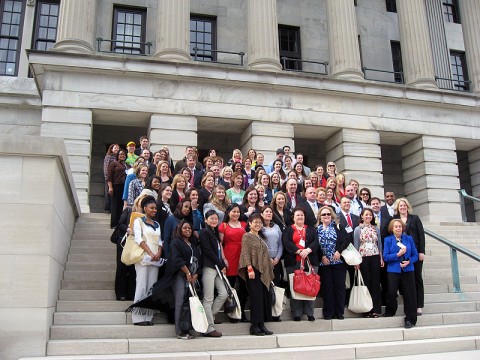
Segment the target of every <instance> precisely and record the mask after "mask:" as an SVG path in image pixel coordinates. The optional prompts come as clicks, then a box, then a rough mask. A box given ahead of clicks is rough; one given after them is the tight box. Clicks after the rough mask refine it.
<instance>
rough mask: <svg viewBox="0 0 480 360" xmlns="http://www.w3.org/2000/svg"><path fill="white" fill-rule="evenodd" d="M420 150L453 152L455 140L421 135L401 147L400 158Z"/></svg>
mask: <svg viewBox="0 0 480 360" xmlns="http://www.w3.org/2000/svg"><path fill="white" fill-rule="evenodd" d="M422 149H438V150H452V151H455V150H456V145H455V139H452V138H444V137H436V136H428V135H423V136H421V137H419V138H417V139H415V140H413V141H411V142H409V143H408V144H406V145H405V146H403V147H402V157H406V156H408V155H411V154H413V153H415V152H417V151H420V150H422Z"/></svg>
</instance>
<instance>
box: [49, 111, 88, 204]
mask: <svg viewBox="0 0 480 360" xmlns="http://www.w3.org/2000/svg"><path fill="white" fill-rule="evenodd" d="M40 135H41V136H51V137H56V138H61V139H63V140H64V142H65V147H66V149H67V155H68V160H69V162H70V169H71V170H72V177H73V181H74V183H75V189H76V190H77V196H78V202H79V203H80V208H81V210H82V212H87V213H88V212H90V205H89V203H90V201H89V193H90V161H91V157H92V155H91V152H92V151H91V150H92V111H91V110H88V109H69V108H53V107H44V108H43V111H42V125H41V127H40Z"/></svg>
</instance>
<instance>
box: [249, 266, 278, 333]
mask: <svg viewBox="0 0 480 360" xmlns="http://www.w3.org/2000/svg"><path fill="white" fill-rule="evenodd" d="M253 271H254V272H255V279H247V289H248V293H249V294H250V322H251V323H252V324H263V323H264V322H266V321H270V320H272V304H271V302H270V295H269V293H268V289H267V287H266V286H265V285H264V284H263V282H262V280H261V279H260V272H259V271H258V270H257V269H255V268H253Z"/></svg>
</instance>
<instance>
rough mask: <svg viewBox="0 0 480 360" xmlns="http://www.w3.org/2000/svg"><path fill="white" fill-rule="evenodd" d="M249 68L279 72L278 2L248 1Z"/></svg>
mask: <svg viewBox="0 0 480 360" xmlns="http://www.w3.org/2000/svg"><path fill="white" fill-rule="evenodd" d="M247 18H248V20H247V21H248V26H247V28H248V66H250V67H251V68H252V69H258V70H267V71H279V70H281V69H282V66H281V65H280V50H279V46H278V21H277V0H261V1H258V0H248V16H247Z"/></svg>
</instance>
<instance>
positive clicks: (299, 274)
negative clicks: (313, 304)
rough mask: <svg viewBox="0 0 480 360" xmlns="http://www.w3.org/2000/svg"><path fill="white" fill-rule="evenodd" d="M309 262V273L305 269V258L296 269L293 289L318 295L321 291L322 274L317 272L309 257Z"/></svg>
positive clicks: (308, 294) (301, 292)
mask: <svg viewBox="0 0 480 360" xmlns="http://www.w3.org/2000/svg"><path fill="white" fill-rule="evenodd" d="M307 263H308V268H309V270H310V271H309V272H308V273H306V272H305V270H304V268H305V263H304V259H302V261H301V263H300V269H298V270H295V271H294V275H293V291H295V292H296V293H299V294H302V295H307V296H317V294H318V292H319V291H320V275H318V274H317V273H316V272H315V269H314V268H313V266H312V264H311V263H310V260H309V259H308V257H307Z"/></svg>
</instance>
